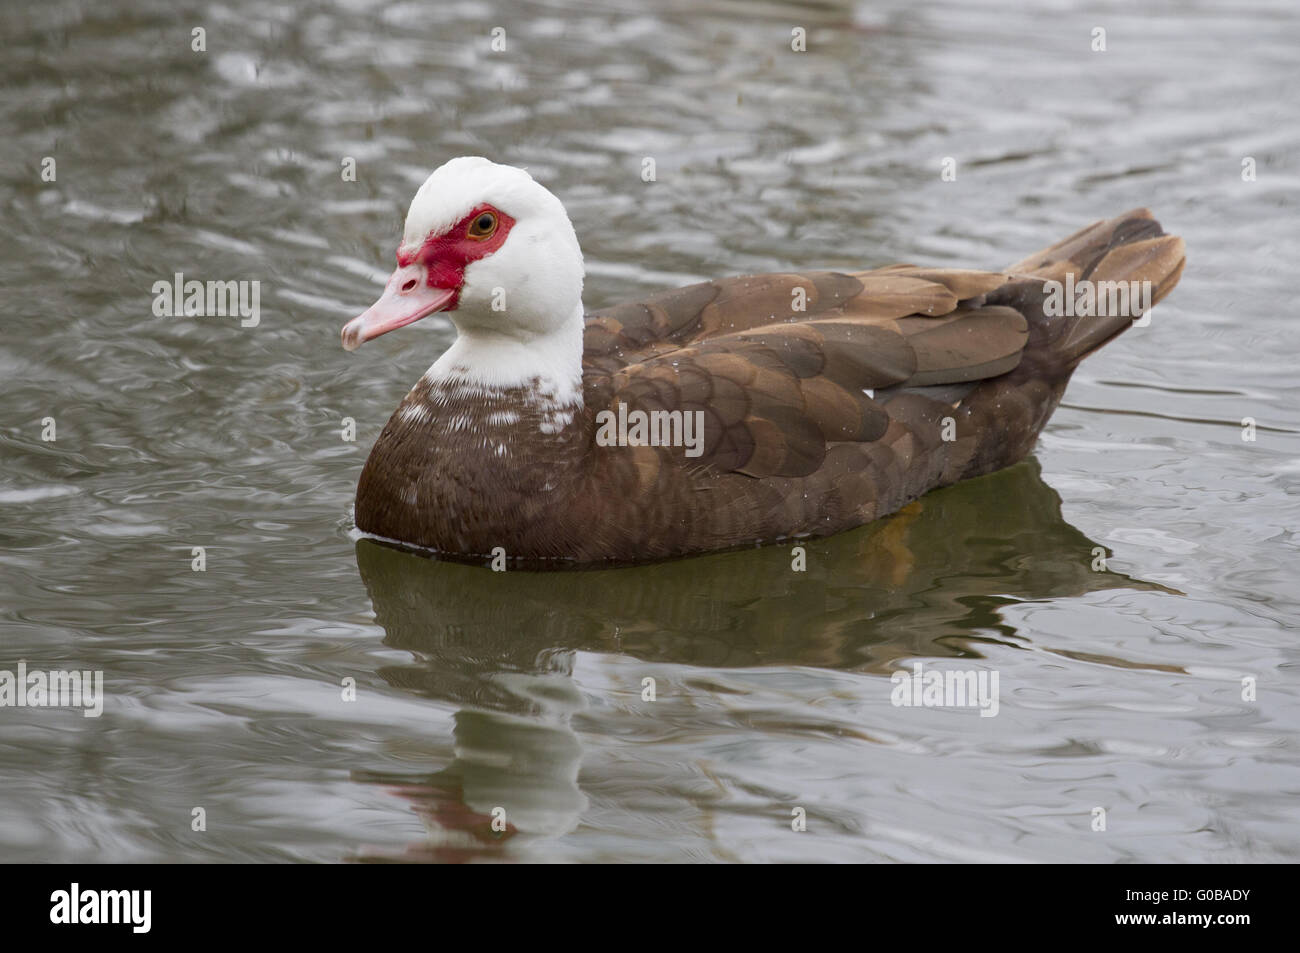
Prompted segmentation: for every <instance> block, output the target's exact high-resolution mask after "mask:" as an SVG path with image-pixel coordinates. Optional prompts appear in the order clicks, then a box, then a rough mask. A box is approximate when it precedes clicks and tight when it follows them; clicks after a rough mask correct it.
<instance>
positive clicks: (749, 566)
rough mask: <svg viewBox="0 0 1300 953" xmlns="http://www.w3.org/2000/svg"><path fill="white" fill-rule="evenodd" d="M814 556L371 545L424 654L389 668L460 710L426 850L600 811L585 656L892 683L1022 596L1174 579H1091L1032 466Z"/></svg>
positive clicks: (383, 608) (388, 616)
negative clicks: (470, 561) (480, 559)
mask: <svg viewBox="0 0 1300 953" xmlns="http://www.w3.org/2000/svg"><path fill="white" fill-rule="evenodd" d="M799 545H801V546H802V547H803V549H804V551H805V559H806V570H804V571H795V569H794V568H793V565H794V564H795V561H796V557H795V555H794V553H793V548H794V544H791V545H787V546H770V547H764V548H761V549H753V550H745V551H742V552H733V553H724V554H715V555H709V556H702V557H698V558H694V559H686V560H679V561H675V562H666V563H658V564H652V565H647V566H639V567H634V568H625V569H603V570H592V571H573V572H550V573H531V572H520V571H509V572H492V571H490V570H489V569H487V568H485V567H479V566H468V565H463V564H460V563H451V562H441V561H437V560H432V559H429V558H427V557H425V556H421V555H417V554H413V553H409V552H406V551H403V550H401V549H398V548H394V547H391V546H389V545H386V544H381V543H378V542H375V541H372V540H369V539H363V540H361V541H359V542H358V543H357V546H356V556H357V565H358V567H359V569H360V571H361V576H362V578H363V580H364V581H365V584H366V588H367V589H368V591H369V593H370V598H371V600H372V602H373V604H374V609H375V616H376V619H377V621H378V622H379V624H380V625H381V626H382V627H383V628H384V631H385V633H386V637H385V640H384V641H385V644H387V645H389V646H392V647H395V648H400V649H404V650H406V651H409V652H410V653H412V655H413V656H414V657H415V661H414V662H412V663H410V664H407V665H400V666H390V667H387V668H384V669H381V671H380V675H381V676H382V677H383V678H384V679H385V680H387V681H388V682H389V683H390V684H393V685H396V686H401V687H403V688H408V689H411V690H412V691H418V692H420V693H422V694H425V695H428V696H431V697H433V698H436V699H439V700H441V701H444V702H448V703H450V704H452V705H455V706H457V708H458V709H459V712H458V714H457V716H456V723H455V738H454V741H455V751H456V757H455V761H454V763H453V764H452V765H450V766H449V767H448V768H447V769H446V770H445V771H443V772H440V773H439V774H438V775H436V776H435V777H434V778H432V779H429V780H428V781H427V783H424V784H422V785H419V786H417V787H416V788H414V789H413V788H412V787H411V786H410V785H407V786H406V787H405V788H404V793H405V794H407V796H409V797H412V799H413V800H414V801H415V802H416V805H417V808H418V809H419V810H420V813H421V814H422V815H423V816H424V817H425V818H426V821H427V822H428V823H429V826H430V829H431V831H435V832H438V837H436V838H435V840H434V842H433V844H431V845H430V846H428V847H424V848H422V849H421V850H420V851H419V852H417V855H416V856H417V857H420V858H423V859H437V860H454V859H460V858H461V857H462V856H466V857H467V856H475V855H478V854H481V853H482V852H483V851H488V850H492V849H493V846H492V845H500V844H501V843H503V842H504V841H505V840H507V839H508V838H507V836H506V835H508V834H509V833H511V832H515V831H524V832H529V833H538V834H558V833H563V832H565V831H567V830H570V829H572V827H573V826H575V825H576V824H577V821H578V817H579V816H580V814H581V812H582V810H583V807H584V804H585V801H584V798H583V795H582V793H581V791H580V790H579V788H578V783H577V777H578V769H579V765H580V761H581V749H580V745H579V742H578V737H577V734H576V733H575V732H574V731H573V729H572V727H571V724H570V722H571V719H572V717H573V715H574V714H576V713H577V712H579V711H580V710H581V709H582V708H583V696H582V694H581V692H580V691H579V690H578V688H577V686H576V685H575V684H574V682H573V680H572V679H571V677H570V674H571V671H572V666H573V662H574V657H575V653H577V652H594V653H617V654H625V655H630V656H633V657H635V658H637V659H639V660H642V661H647V662H667V663H677V664H686V665H697V666H706V667H715V668H716V667H722V668H725V667H751V666H765V665H799V666H815V667H824V668H835V669H850V670H857V671H862V672H867V673H876V674H882V675H883V674H886V673H888V672H890V671H891V670H892V667H893V663H894V660H896V659H899V658H909V659H910V658H915V657H922V658H934V657H950V658H951V657H972V658H977V657H979V656H980V651H979V646H980V644H981V643H984V642H988V641H990V640H993V641H998V642H1001V643H1004V644H1023V643H1024V640H1025V636H1024V635H1023V634H1021V633H1017V632H1016V631H1015V630H1014V629H1013V628H1012V627H1011V626H1010V625H1008V624H1007V623H1006V622H1005V621H1004V620H1003V619H1002V617H1001V615H1000V613H999V610H1000V609H1001V608H1002V607H1003V606H1006V605H1009V604H1013V603H1017V602H1022V601H1029V600H1038V599H1049V598H1050V599H1055V598H1061V597H1068V596H1078V595H1083V594H1085V593H1089V592H1096V591H1099V590H1106V589H1115V588H1128V589H1134V588H1138V589H1162V588H1163V587H1160V586H1158V585H1155V584H1152V583H1146V582H1140V581H1137V580H1134V579H1131V578H1129V577H1127V576H1124V575H1121V574H1118V573H1114V572H1109V571H1106V570H1102V571H1094V569H1093V565H1094V558H1095V556H1094V548H1095V547H1096V546H1097V544H1096V543H1094V542H1092V541H1091V540H1089V539H1088V538H1087V537H1086V536H1084V535H1083V534H1082V533H1081V532H1079V531H1078V530H1077V529H1075V528H1074V527H1073V526H1071V525H1069V524H1068V523H1066V522H1065V520H1064V519H1063V518H1062V516H1061V501H1060V497H1059V496H1057V494H1056V493H1055V491H1053V490H1052V489H1051V488H1050V487H1048V486H1047V485H1046V484H1045V483H1044V482H1043V481H1042V478H1041V476H1040V470H1039V465H1038V463H1037V461H1036V460H1034V459H1032V458H1031V459H1029V460H1027V461H1025V462H1024V463H1021V464H1019V465H1017V466H1015V467H1012V468H1010V469H1007V470H1003V471H1001V472H999V473H996V474H993V475H991V476H989V477H985V478H983V479H980V480H973V481H970V482H967V483H963V484H959V485H958V486H955V487H952V488H950V489H947V490H942V491H939V492H936V493H931V494H929V495H928V496H926V497H924V498H923V499H921V500H919V501H917V502H916V503H913V504H912V505H911V506H909V507H907V508H906V509H904V510H902V511H901V512H899V513H898V514H896V515H894V516H893V517H890V518H888V519H885V520H881V521H878V522H876V523H873V524H871V525H869V526H865V527H863V528H862V529H860V530H855V531H853V532H849V533H845V534H842V535H839V536H835V537H831V538H829V539H822V540H809V541H804V542H803V543H801V544H799ZM376 780H380V779H376ZM496 808H504V810H505V818H506V819H507V821H508V827H507V830H506V832H504V833H502V832H500V831H493V829H492V820H493V815H492V812H493V810H494V809H496ZM496 826H497V827H500V826H501V824H500V823H498V824H497V825H496ZM453 833H454V834H456V835H457V837H458V838H459V839H457V838H456V837H451V836H450V835H452V834H453Z"/></svg>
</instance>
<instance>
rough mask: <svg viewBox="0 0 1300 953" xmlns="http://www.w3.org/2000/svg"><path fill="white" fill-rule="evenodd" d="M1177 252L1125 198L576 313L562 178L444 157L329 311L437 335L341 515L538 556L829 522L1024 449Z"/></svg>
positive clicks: (781, 531)
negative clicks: (935, 261)
mask: <svg viewBox="0 0 1300 953" xmlns="http://www.w3.org/2000/svg"><path fill="white" fill-rule="evenodd" d="M1185 261H1186V258H1185V247H1184V243H1183V241H1182V240H1181V239H1180V238H1178V237H1177V236H1173V235H1167V234H1165V232H1164V231H1163V230H1162V228H1161V226H1160V224H1159V223H1158V222H1157V221H1156V220H1155V218H1154V217H1153V216H1152V213H1151V212H1150V211H1149V210H1148V209H1145V208H1139V209H1134V210H1132V211H1129V212H1125V213H1124V214H1122V215H1119V216H1116V217H1114V218H1110V219H1103V220H1101V221H1098V222H1095V223H1093V224H1091V225H1088V226H1085V227H1084V228H1082V229H1080V230H1079V231H1077V232H1075V233H1074V234H1073V235H1070V236H1069V237H1067V238H1065V239H1062V240H1061V241H1058V242H1056V243H1055V244H1053V245H1050V246H1048V247H1046V248H1045V249H1043V250H1042V251H1039V252H1036V253H1034V254H1032V255H1029V256H1028V257H1027V258H1025V259H1023V260H1022V261H1019V262H1016V263H1015V264H1012V265H1010V266H1009V267H1007V268H1005V269H1001V270H996V271H982V270H976V269H961V268H950V267H926V266H922V265H910V264H906V265H904V264H899V265H888V266H885V267H881V268H873V269H869V270H863V271H812V270H809V271H799V272H788V273H786V272H783V273H772V274H758V275H743V276H737V277H726V278H719V279H717V280H714V281H706V282H701V283H697V284H692V285H689V286H687V287H683V288H678V289H674V290H668V291H664V292H661V293H657V294H651V295H649V296H647V297H644V298H642V299H640V300H635V301H629V302H626V303H623V304H619V305H617V306H614V307H610V308H607V309H604V310H598V311H593V312H590V313H589V312H587V310H586V309H585V308H584V305H583V297H582V296H583V277H584V267H583V256H582V249H581V246H580V245H579V243H578V238H577V234H576V232H575V230H574V227H573V224H572V222H571V221H570V219H569V216H568V214H567V213H566V211H565V208H564V205H563V204H562V203H561V201H560V200H559V199H558V198H557V197H556V196H555V195H554V194H553V193H552V192H551V191H550V190H548V189H547V188H545V187H544V186H543V185H542V184H540V183H539V182H537V181H535V180H534V179H533V177H532V176H531V175H530V174H529V173H528V172H527V171H525V170H524V169H520V168H516V167H513V166H509V165H503V164H499V163H495V162H492V161H490V160H488V159H486V158H483V157H480V156H463V157H459V158H454V159H451V160H450V161H448V162H446V163H444V164H443V165H441V166H440V167H438V168H437V169H436V170H435V171H434V172H433V173H432V174H431V175H430V176H429V177H428V178H427V180H426V181H425V182H424V184H423V185H422V186H421V187H420V188H419V190H418V191H417V192H416V194H415V197H414V198H413V199H412V201H411V204H410V208H409V210H408V212H407V215H406V220H405V226H404V229H403V234H402V238H401V242H400V244H399V246H398V248H397V268H396V269H395V270H394V271H393V273H392V275H391V276H390V277H389V279H388V281H387V282H386V284H385V287H384V291H383V293H382V295H381V296H380V298H379V300H378V301H376V302H375V303H374V304H373V305H371V306H370V307H369V308H368V309H366V310H365V311H364V312H363V313H361V314H360V315H358V316H357V317H355V318H353V319H352V320H350V321H348V322H347V323H346V324H345V325H344V327H343V329H342V343H343V347H344V348H345V349H346V350H348V351H354V350H356V349H357V348H359V347H360V346H361V345H362V344H364V343H365V342H367V341H370V340H373V339H374V338H376V337H379V336H381V335H385V334H388V333H389V332H392V331H396V330H398V329H401V328H404V327H407V326H409V325H412V324H415V323H416V322H419V321H423V320H424V319H426V318H428V317H430V316H431V315H445V316H446V318H448V319H449V320H450V322H451V324H452V325H453V327H454V329H455V332H456V336H455V340H454V341H453V342H452V344H451V345H450V346H449V347H448V348H447V349H446V351H445V352H444V353H442V355H441V356H439V357H437V359H436V360H434V361H433V363H432V365H431V366H430V367H429V369H428V370H427V371H426V372H425V373H424V375H423V376H422V377H420V379H419V380H418V381H417V382H416V383H415V386H414V387H412V388H411V389H410V391H409V392H408V393H407V394H406V396H405V398H404V399H403V400H402V401H401V403H400V404H399V405H398V407H397V409H396V410H395V411H394V412H393V414H392V416H391V417H390V418H389V420H388V422H387V424H386V425H385V426H384V428H383V430H382V432H381V433H380V435H379V437H378V438H377V439H376V441H375V443H374V445H373V447H372V449H371V451H370V454H369V456H368V458H367V460H366V462H365V465H364V467H363V468H362V471H361V475H360V479H359V481H358V484H357V491H356V499H355V504H354V507H353V519H354V522H355V526H356V528H357V530H358V531H359V532H360V533H362V534H366V535H368V536H372V537H375V538H377V539H379V540H384V541H388V542H391V543H395V544H398V545H400V546H403V547H411V548H414V549H416V550H420V551H424V552H426V553H427V554H429V555H432V556H434V557H436V558H445V559H450V560H456V561H463V562H483V561H484V560H491V561H492V565H493V568H502V566H503V565H509V566H511V567H518V568H525V569H538V570H544V569H560V568H570V567H578V568H582V567H591V566H625V565H635V564H638V563H644V562H652V561H657V560H665V559H674V558H679V557H687V556H695V555H700V554H703V553H709V552H715V551H720V550H730V549H737V548H742V547H751V546H760V545H767V544H776V543H786V544H789V543H790V542H791V541H798V540H803V539H811V538H816V537H822V536H827V535H831V534H834V533H840V532H844V531H846V530H849V529H853V528H855V527H858V526H862V525H864V524H867V523H871V522H873V521H875V520H878V519H881V518H883V517H885V516H888V515H890V514H892V513H895V512H897V511H898V510H899V509H901V508H902V507H904V506H906V505H907V504H908V503H910V502H912V501H914V500H916V499H918V498H919V497H921V496H922V495H924V494H926V493H928V492H930V491H931V490H934V489H937V488H940V487H945V486H949V485H952V484H955V483H958V482H961V481H964V480H971V479H975V478H978V477H981V476H984V475H987V474H990V473H993V472H995V471H997V470H1001V469H1003V468H1006V467H1009V466H1012V465H1013V464H1015V463H1018V462H1019V461H1021V460H1023V459H1024V458H1025V457H1026V456H1027V455H1029V453H1030V452H1031V450H1032V449H1033V447H1034V444H1035V442H1036V441H1037V439H1038V435H1039V434H1040V433H1041V432H1042V430H1043V427H1044V426H1045V425H1046V423H1047V421H1048V419H1049V418H1050V417H1051V415H1052V413H1053V411H1054V410H1055V409H1056V407H1057V405H1058V404H1059V403H1060V400H1061V397H1062V395H1063V393H1064V392H1065V388H1066V385H1067V384H1068V383H1069V380H1070V376H1071V374H1072V373H1073V371H1074V369H1075V368H1076V367H1077V366H1078V365H1079V363H1080V362H1081V361H1082V360H1083V359H1084V358H1085V357H1087V356H1088V355H1089V354H1091V353H1093V352H1094V351H1096V350H1097V349H1098V348H1100V347H1101V346H1103V345H1104V344H1106V343H1107V342H1108V341H1110V340H1111V339H1112V338H1114V337H1116V336H1117V335H1119V334H1121V333H1122V332H1123V331H1124V330H1125V329H1127V328H1128V327H1129V326H1131V325H1132V324H1133V322H1134V320H1135V319H1137V318H1139V317H1141V316H1142V315H1143V314H1146V313H1147V312H1148V311H1149V310H1150V308H1151V307H1152V306H1154V304H1156V303H1157V302H1159V301H1160V300H1162V299H1163V298H1164V297H1165V296H1166V295H1168V294H1169V292H1170V291H1171V290H1172V289H1173V288H1174V286H1175V285H1176V284H1177V283H1178V280H1179V277H1180V276H1181V274H1182V270H1183V266H1184V264H1185ZM1117 289H1118V290H1117ZM1126 291H1128V292H1130V293H1128V294H1125V293H1124V292H1126ZM1108 301H1109V306H1107V302H1108ZM1011 505H1014V501H1011Z"/></svg>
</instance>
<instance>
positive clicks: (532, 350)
mask: <svg viewBox="0 0 1300 953" xmlns="http://www.w3.org/2000/svg"><path fill="white" fill-rule="evenodd" d="M583 316H584V312H583V308H582V303H581V302H579V303H578V305H577V307H575V308H574V310H573V313H572V314H571V315H570V316H569V317H568V318H567V319H566V320H565V321H564V322H563V323H562V324H560V325H558V326H556V327H553V328H551V329H548V330H547V331H544V332H536V333H531V334H529V333H518V332H512V333H502V332H500V331H496V330H492V329H490V328H484V327H482V326H480V325H467V326H459V325H458V327H457V330H458V332H459V333H458V334H457V336H456V340H455V342H454V343H453V344H452V345H451V347H449V348H448V349H447V350H446V352H444V353H443V355H442V357H440V358H438V360H437V361H435V362H434V364H433V366H432V367H430V368H429V370H428V371H426V372H425V374H424V381H425V382H426V383H428V384H429V385H430V387H431V388H432V389H434V390H437V391H441V392H443V393H444V394H448V393H457V392H459V393H463V394H464V395H465V396H478V397H486V398H491V397H495V396H499V395H503V394H505V393H507V392H515V393H518V392H519V391H523V392H525V393H527V394H529V395H530V396H531V397H532V399H533V400H535V401H536V402H537V403H538V404H539V405H546V406H549V407H553V408H557V409H558V408H563V409H566V410H574V411H576V410H580V409H581V408H582V336H583V328H584V317H583Z"/></svg>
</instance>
